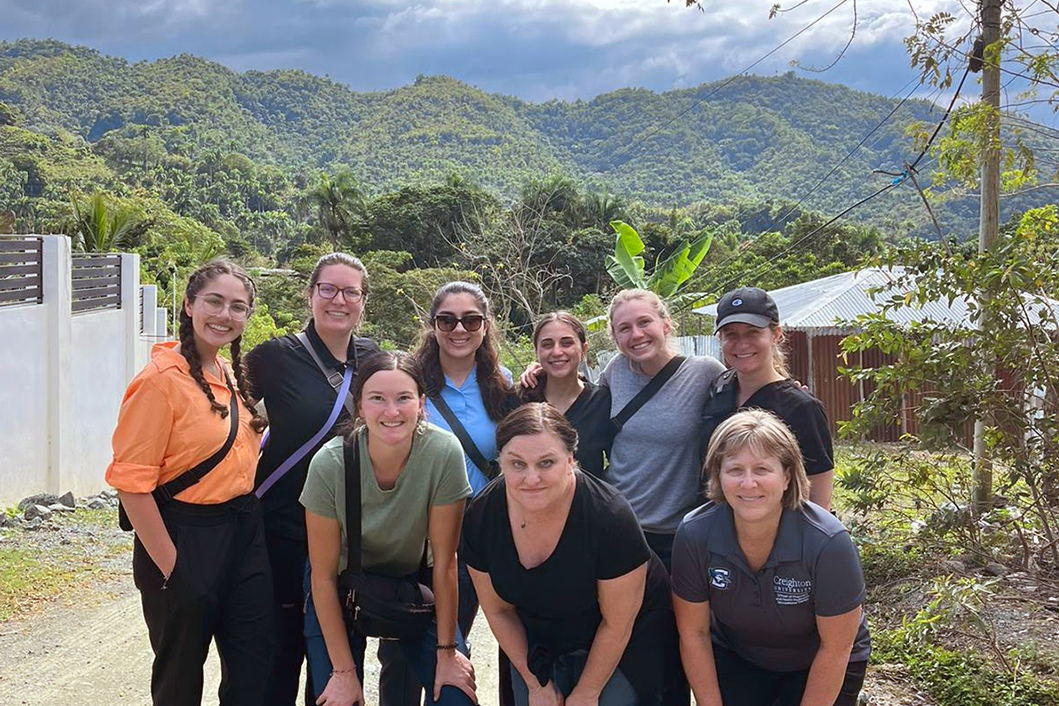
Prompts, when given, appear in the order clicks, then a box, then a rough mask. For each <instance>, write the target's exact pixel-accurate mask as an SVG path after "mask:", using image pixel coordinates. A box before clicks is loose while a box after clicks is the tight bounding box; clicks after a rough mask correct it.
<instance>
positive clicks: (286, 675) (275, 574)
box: [264, 529, 313, 706]
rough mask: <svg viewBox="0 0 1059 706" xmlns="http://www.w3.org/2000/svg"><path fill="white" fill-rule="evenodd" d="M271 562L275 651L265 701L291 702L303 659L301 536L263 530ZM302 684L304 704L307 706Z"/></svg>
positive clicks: (279, 705)
mask: <svg viewBox="0 0 1059 706" xmlns="http://www.w3.org/2000/svg"><path fill="white" fill-rule="evenodd" d="M265 543H266V545H267V547H268V560H269V563H270V564H271V566H272V592H273V599H274V600H273V610H274V612H275V616H276V653H275V658H274V661H273V666H272V670H271V673H270V674H269V679H270V682H269V686H268V693H267V698H266V700H265V702H264V703H265V704H267V705H268V706H294V705H295V704H296V703H297V699H298V683H299V681H300V679H301V672H302V663H303V662H304V661H305V592H304V591H303V590H302V578H303V577H304V576H305V562H306V561H307V560H308V557H309V550H308V547H307V546H306V544H305V540H304V539H297V538H294V537H285V536H282V535H279V534H275V533H272V532H269V531H267V529H266V531H265ZM310 693H311V692H310V690H309V685H308V684H306V693H305V704H306V706H311V704H312V703H313V699H312V698H311V697H310V695H309V694H310Z"/></svg>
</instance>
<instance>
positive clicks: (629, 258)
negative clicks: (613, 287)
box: [606, 221, 715, 299]
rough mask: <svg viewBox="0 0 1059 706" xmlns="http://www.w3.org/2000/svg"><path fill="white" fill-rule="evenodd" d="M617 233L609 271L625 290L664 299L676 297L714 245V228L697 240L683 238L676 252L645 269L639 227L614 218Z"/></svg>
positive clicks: (612, 277)
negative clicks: (651, 269)
mask: <svg viewBox="0 0 1059 706" xmlns="http://www.w3.org/2000/svg"><path fill="white" fill-rule="evenodd" d="M610 227H611V228H613V229H614V232H615V234H616V238H615V243H614V254H613V255H608V256H607V260H606V265H607V274H609V275H610V277H611V279H613V280H614V282H615V283H616V284H617V285H618V286H619V287H621V288H622V289H632V288H636V289H647V290H650V291H652V292H654V293H655V294H657V295H658V296H660V297H662V299H669V298H671V297H673V296H674V295H675V294H676V293H677V291H678V290H679V289H680V287H681V286H683V284H684V283H685V282H687V281H688V280H689V279H691V276H692V275H693V274H694V273H695V269H696V268H697V267H698V266H699V264H700V263H702V261H703V259H704V258H705V257H706V253H708V252H709V251H710V246H711V245H712V244H713V237H714V234H715V233H714V231H713V230H712V229H711V230H706V231H703V232H702V233H701V234H700V235H699V236H698V237H696V238H695V239H694V240H690V241H689V240H687V239H684V240H682V241H680V243H679V244H678V245H677V247H676V249H675V250H674V251H673V253H672V254H671V255H670V256H669V257H667V258H666V259H665V260H662V261H661V262H659V263H657V264H656V265H655V267H654V269H653V271H652V272H651V273H650V274H648V273H647V271H646V267H645V263H644V258H643V256H642V253H643V251H644V249H645V247H646V246H645V245H644V242H643V240H642V239H641V238H640V234H639V233H637V232H636V229H635V228H633V227H632V226H630V225H629V224H628V223H625V222H624V221H611V222H610Z"/></svg>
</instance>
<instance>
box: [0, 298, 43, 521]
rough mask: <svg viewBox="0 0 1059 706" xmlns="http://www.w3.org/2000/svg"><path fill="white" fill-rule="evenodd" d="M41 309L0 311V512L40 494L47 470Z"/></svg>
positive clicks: (37, 307)
mask: <svg viewBox="0 0 1059 706" xmlns="http://www.w3.org/2000/svg"><path fill="white" fill-rule="evenodd" d="M46 314H47V310H46V307H45V306H44V305H43V304H27V305H25V306H5V307H0V341H2V343H0V429H3V432H2V433H0V439H2V441H0V510H2V508H3V507H5V506H7V505H11V504H13V503H14V502H18V500H19V499H21V498H24V497H26V496H27V495H31V494H33V493H39V492H41V489H42V487H43V484H44V483H45V472H46V470H47V467H48V394H47V390H48V379H47V375H46V370H47V369H46V366H45V364H44V363H45V361H47V359H48V355H47V354H48V345H47V329H46V326H47V316H46Z"/></svg>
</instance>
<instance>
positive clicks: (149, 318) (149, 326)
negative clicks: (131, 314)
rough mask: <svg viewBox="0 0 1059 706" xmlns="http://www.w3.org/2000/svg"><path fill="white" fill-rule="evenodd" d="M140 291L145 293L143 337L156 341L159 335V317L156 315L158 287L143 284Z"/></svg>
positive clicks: (142, 314)
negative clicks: (155, 338)
mask: <svg viewBox="0 0 1059 706" xmlns="http://www.w3.org/2000/svg"><path fill="white" fill-rule="evenodd" d="M140 289H141V290H142V291H143V312H142V313H141V316H143V335H144V336H145V337H147V338H151V339H154V337H155V336H157V335H158V329H157V326H158V317H157V316H155V314H154V310H155V309H157V308H158V286H157V285H154V284H142V285H140Z"/></svg>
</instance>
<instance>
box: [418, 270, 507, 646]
mask: <svg viewBox="0 0 1059 706" xmlns="http://www.w3.org/2000/svg"><path fill="white" fill-rule="evenodd" d="M426 323H427V327H426V328H425V329H424V330H423V333H422V336H421V337H420V341H419V346H418V348H417V349H416V352H415V354H414V355H415V357H416V359H417V360H418V361H419V364H420V366H422V368H423V373H424V376H425V377H426V382H427V404H426V411H427V419H428V420H429V421H430V422H431V423H433V424H436V425H438V426H440V427H442V428H444V429H449V430H450V431H453V432H455V433H456V435H457V436H460V437H463V436H466V437H469V439H470V441H471V442H473V445H474V447H475V449H468V448H467V444H466V443H464V439H463V438H461V440H460V441H461V443H463V444H464V451H465V452H467V458H466V461H467V478H468V480H470V482H471V489H472V490H473V492H474V493H475V494H477V493H478V492H479V491H481V490H482V488H484V487H485V486H486V485H487V484H488V483H489V481H490V480H492V479H493V477H494V476H495V475H496V473H495V470H494V469H493V468H492V467H493V466H494V462H495V460H496V456H497V449H496V425H497V423H498V422H499V421H500V420H501V419H503V418H504V416H505V415H506V414H507V413H508V412H509V411H511V410H512V409H513V408H514V407H515V406H517V404H518V401H517V399H516V397H515V394H514V389H513V388H512V386H511V373H510V372H509V371H508V370H507V369H506V368H504V367H503V366H501V365H500V354H499V347H498V344H497V330H496V323H495V321H494V320H493V315H492V311H491V310H490V306H489V299H488V297H486V296H485V293H484V292H483V291H482V288H481V287H479V286H478V285H477V284H473V283H471V282H449V283H448V284H445V285H443V286H442V287H441V288H440V289H439V290H438V291H437V292H436V293H435V294H434V300H433V301H432V302H431V304H430V316H429V318H428V320H427V322H426ZM442 403H444V405H445V406H446V407H447V408H448V410H449V411H451V415H448V414H445V412H446V410H443V409H439V405H440V404H442ZM447 416H452V417H455V419H456V420H457V421H458V422H459V424H460V426H462V427H463V430H464V431H465V432H466V434H461V433H460V430H458V429H453V428H452V427H453V425H452V424H450V422H449V420H448V419H447V418H446V417H447ZM475 458H477V459H478V462H477V463H476V462H475ZM483 465H484V466H486V467H485V468H482V466H483ZM477 612H478V599H477V597H476V596H475V593H474V587H473V585H472V584H471V581H470V576H469V575H468V574H467V569H466V567H464V566H463V564H462V562H461V564H460V613H459V620H458V622H459V626H460V629H461V630H462V631H463V634H464V635H467V634H469V633H470V629H471V623H473V622H474V616H475V615H476V614H477Z"/></svg>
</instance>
